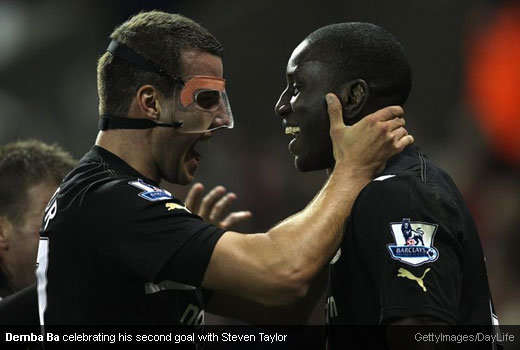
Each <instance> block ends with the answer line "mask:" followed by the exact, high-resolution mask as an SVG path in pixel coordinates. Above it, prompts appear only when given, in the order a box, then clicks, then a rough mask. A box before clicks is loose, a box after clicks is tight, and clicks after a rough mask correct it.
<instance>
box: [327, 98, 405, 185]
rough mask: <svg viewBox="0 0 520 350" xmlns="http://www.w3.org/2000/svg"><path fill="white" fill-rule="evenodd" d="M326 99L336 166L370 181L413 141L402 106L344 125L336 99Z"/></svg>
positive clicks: (383, 110) (388, 108)
mask: <svg viewBox="0 0 520 350" xmlns="http://www.w3.org/2000/svg"><path fill="white" fill-rule="evenodd" d="M326 98H327V105H328V113H329V117H330V137H331V139H332V145H333V149H334V159H335V160H336V166H338V165H340V164H341V165H343V164H344V165H346V166H348V167H349V168H351V169H358V170H359V171H361V173H362V174H366V175H368V176H369V177H371V178H372V177H374V176H375V175H377V174H378V173H380V172H381V171H382V170H383V169H384V166H385V163H386V161H387V160H388V159H389V158H390V157H392V156H394V155H396V154H397V153H399V152H401V151H402V150H403V149H404V148H405V147H407V146H409V145H411V144H412V143H413V142H414V139H413V136H412V135H408V132H407V131H406V129H405V128H404V125H405V121H404V119H403V118H402V116H403V114H404V112H403V109H402V108H401V107H399V106H390V107H386V108H383V109H380V110H378V111H376V112H374V113H372V114H369V115H367V116H366V117H364V118H363V119H361V120H360V121H359V122H357V123H356V124H354V125H352V126H346V125H345V123H344V122H343V113H342V107H341V103H340V101H339V99H338V98H337V97H336V95H334V94H332V93H329V94H327V96H326Z"/></svg>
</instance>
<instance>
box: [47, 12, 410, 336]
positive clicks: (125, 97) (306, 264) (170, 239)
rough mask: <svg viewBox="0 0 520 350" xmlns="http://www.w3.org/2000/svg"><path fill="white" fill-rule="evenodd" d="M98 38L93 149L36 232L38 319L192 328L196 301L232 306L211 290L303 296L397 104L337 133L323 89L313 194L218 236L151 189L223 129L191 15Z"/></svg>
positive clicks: (394, 136) (214, 46) (267, 299)
mask: <svg viewBox="0 0 520 350" xmlns="http://www.w3.org/2000/svg"><path fill="white" fill-rule="evenodd" d="M110 37H111V39H112V41H111V43H110V45H109V47H108V52H107V53H105V54H104V55H103V56H102V57H101V58H100V60H99V63H98V92H99V100H100V106H99V112H100V115H101V118H100V123H99V127H100V131H99V133H98V136H97V139H96V144H95V145H94V146H93V147H92V149H91V150H90V151H89V152H88V153H87V154H86V155H85V156H84V157H83V158H82V159H81V160H80V162H79V165H78V166H77V167H76V168H75V169H74V170H73V171H72V172H71V173H70V174H69V175H68V176H67V177H66V179H65V180H64V182H63V184H62V185H61V186H60V187H59V189H58V190H57V191H56V193H55V194H54V196H53V198H52V199H51V201H50V202H49V204H48V205H47V208H46V212H45V217H44V220H43V223H42V227H41V240H40V245H39V251H38V270H37V278H38V296H39V308H40V319H41V322H42V324H44V325H45V326H47V325H53V324H183V325H190V326H194V327H196V328H200V327H201V326H202V325H203V322H204V308H205V307H206V304H207V302H208V300H209V301H210V304H209V305H208V310H210V311H211V309H212V307H211V304H213V307H214V308H215V309H220V310H226V309H229V308H233V307H234V304H233V303H232V302H230V303H228V304H226V303H225V302H224V301H223V300H224V299H220V298H219V296H220V295H228V296H229V295H231V296H233V297H237V298H244V299H248V300H253V301H255V302H258V303H261V304H264V305H281V304H286V303H290V302H293V301H294V300H297V299H299V298H301V297H303V296H305V295H306V293H307V291H308V287H309V284H310V283H311V281H312V280H313V279H314V277H315V276H316V275H317V273H318V272H319V271H320V270H322V269H323V267H324V265H325V264H326V263H327V262H328V261H329V260H330V258H331V256H332V254H333V253H334V252H335V251H336V250H337V248H338V246H339V243H340V241H341V237H342V231H341V227H342V225H343V222H344V220H345V219H346V217H347V215H348V212H349V211H350V207H351V205H352V203H353V201H354V199H355V197H356V196H357V194H358V192H359V190H360V189H361V188H362V187H364V186H365V185H366V184H367V183H368V182H369V181H370V180H371V179H372V178H373V175H374V174H375V173H377V172H378V171H380V170H381V169H382V166H383V164H384V163H385V161H386V160H387V159H388V158H389V157H390V156H392V155H395V154H396V153H398V152H399V151H400V150H402V149H403V148H404V147H405V146H407V145H409V144H410V143H411V142H413V138H412V137H411V136H410V135H407V132H406V130H405V129H404V128H403V125H404V121H403V120H402V118H400V117H401V116H402V113H403V112H402V109H401V108H400V107H397V106H394V107H389V108H385V109H382V110H381V111H378V112H376V113H374V114H372V115H371V116H368V117H366V118H365V119H364V120H363V121H361V122H360V123H357V124H356V125H354V126H352V127H349V128H347V127H346V126H345V125H344V123H343V121H342V118H341V109H340V106H339V103H338V101H337V99H335V98H334V96H333V95H331V96H330V98H331V99H330V102H329V114H330V118H331V122H330V125H331V127H330V135H331V138H332V144H333V145H334V146H333V148H332V149H333V150H334V157H335V160H336V166H335V169H334V171H333V172H332V174H331V176H330V178H329V180H328V181H327V183H326V184H325V185H324V187H323V189H322V190H321V191H320V192H319V193H318V194H317V196H316V197H315V198H314V199H313V201H312V202H311V203H310V204H309V205H308V206H307V207H306V208H305V209H304V210H303V211H301V212H299V213H297V214H295V215H293V216H291V217H290V218H288V219H286V220H284V221H283V222H281V223H280V224H278V225H276V226H274V227H273V228H272V229H270V230H269V231H268V232H266V233H258V234H247V235H245V234H241V233H238V232H233V231H226V230H224V229H220V228H218V227H215V226H213V225H211V224H208V223H206V222H204V221H202V220H201V218H200V217H199V216H197V215H194V214H192V213H191V212H190V211H189V209H188V208H187V207H186V206H185V205H184V203H183V202H182V201H180V200H179V199H177V198H175V196H174V195H173V194H171V193H169V192H168V191H166V190H164V189H161V188H160V185H159V182H160V181H161V180H167V181H170V182H173V183H177V184H188V183H190V182H191V181H192V179H193V176H194V173H195V171H196V169H197V167H198V165H199V163H200V162H201V159H202V157H201V155H200V154H199V153H198V152H197V151H196V150H195V147H196V144H197V142H199V141H201V140H206V139H209V138H211V137H213V136H214V134H215V130H216V129H219V128H231V127H232V126H233V116H232V114H231V109H230V105H229V101H228V99H227V96H226V90H225V80H224V79H223V67H222V48H221V46H220V43H219V42H218V41H217V40H216V39H215V38H214V37H213V36H212V35H211V34H210V33H209V32H208V31H207V30H205V29H204V28H202V27H201V26H200V25H198V24H196V23H194V22H193V21H191V20H189V19H187V18H185V17H182V16H179V15H173V14H168V13H163V12H158V11H151V12H144V13H140V14H138V15H136V16H134V17H132V18H130V19H129V20H128V21H127V22H125V23H123V24H122V25H121V26H119V27H118V28H116V29H115V30H114V32H113V33H112V34H111V36H110ZM332 149H331V151H332ZM208 291H213V292H214V293H213V294H211V293H209V292H208ZM210 295H211V298H209V297H210Z"/></svg>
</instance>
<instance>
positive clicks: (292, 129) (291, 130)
mask: <svg viewBox="0 0 520 350" xmlns="http://www.w3.org/2000/svg"><path fill="white" fill-rule="evenodd" d="M299 132H300V127H299V126H287V127H286V128H285V134H286V135H296V134H298V133H299Z"/></svg>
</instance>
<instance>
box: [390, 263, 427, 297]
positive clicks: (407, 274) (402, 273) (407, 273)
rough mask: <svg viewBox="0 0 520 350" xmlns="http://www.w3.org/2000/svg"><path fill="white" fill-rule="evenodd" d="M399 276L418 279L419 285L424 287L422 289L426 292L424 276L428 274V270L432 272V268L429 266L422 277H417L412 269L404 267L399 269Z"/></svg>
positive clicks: (413, 279)
mask: <svg viewBox="0 0 520 350" xmlns="http://www.w3.org/2000/svg"><path fill="white" fill-rule="evenodd" d="M397 272H398V273H397V277H406V278H408V279H409V280H412V281H416V282H417V284H418V285H419V287H421V288H422V290H423V291H424V292H426V287H425V286H424V281H423V279H424V276H426V274H427V273H428V272H430V268H429V267H428V268H427V269H426V270H424V273H423V275H422V276H421V277H415V276H414V275H413V274H412V273H411V272H410V271H408V270H407V269H403V268H402V267H401V268H400V269H399V270H398V271H397Z"/></svg>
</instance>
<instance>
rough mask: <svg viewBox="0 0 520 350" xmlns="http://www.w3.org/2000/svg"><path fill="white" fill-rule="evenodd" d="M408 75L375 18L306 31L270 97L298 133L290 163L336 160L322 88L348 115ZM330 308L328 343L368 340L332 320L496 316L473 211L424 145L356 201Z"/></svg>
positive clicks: (335, 265) (381, 102)
mask: <svg viewBox="0 0 520 350" xmlns="http://www.w3.org/2000/svg"><path fill="white" fill-rule="evenodd" d="M411 82H412V76H411V68H410V63H409V61H408V58H407V56H406V54H405V51H404V49H403V47H402V46H401V44H400V43H399V42H398V41H397V40H396V39H395V38H394V37H393V36H392V35H390V34H389V33H388V32H386V31H385V30H383V29H382V28H380V27H378V26H376V25H373V24H368V23H342V24H334V25H329V26H326V27H323V28H320V29H318V30H316V31H315V32H313V33H312V34H310V35H309V36H308V37H307V38H306V39H305V40H304V41H303V42H302V43H301V44H300V45H299V46H298V47H297V48H296V49H295V50H294V51H293V53H292V55H291V57H290V59H289V62H288V64H287V87H286V89H285V90H284V91H283V92H282V94H281V96H280V99H279V101H278V103H277V105H276V113H277V114H278V115H279V116H281V117H282V118H283V125H284V127H285V131H286V133H287V134H292V135H293V136H294V138H293V139H292V140H291V142H290V144H289V150H290V151H291V153H293V154H294V157H295V158H294V159H295V160H294V161H295V166H296V168H298V169H299V170H300V171H311V170H318V169H329V170H332V169H333V167H334V157H333V152H332V148H333V146H332V143H331V140H330V137H329V135H328V132H327V130H328V127H329V120H328V117H327V109H326V105H325V95H326V94H327V92H329V91H333V92H334V93H335V94H336V95H337V96H338V97H339V99H340V100H341V104H342V110H343V119H344V121H345V123H346V124H353V123H355V122H358V121H359V120H363V118H365V116H366V115H368V114H369V113H372V112H373V111H375V110H377V109H379V108H382V107H385V106H388V105H401V106H402V105H403V104H404V103H405V101H406V99H407V97H408V94H409V91H410V88H411ZM326 311H327V316H326V317H327V323H328V324H329V325H330V327H329V331H328V338H329V345H330V346H331V348H343V347H342V346H341V345H339V344H342V342H344V343H347V344H348V343H351V344H352V343H353V342H356V341H358V342H359V343H360V344H363V343H366V342H367V341H369V340H374V339H373V338H374V336H375V334H372V335H367V333H359V332H358V331H359V328H351V330H354V331H353V332H352V333H351V334H350V338H349V337H348V336H347V334H346V333H345V331H346V330H348V329H349V328H345V327H339V328H338V327H336V326H337V325H391V324H430V325H431V324H448V325H470V324H473V325H492V324H495V323H496V322H497V319H496V316H495V314H494V312H493V307H492V301H491V295H490V290H489V285H488V280H487V274H486V267H485V262H484V255H483V251H482V247H481V243H480V239H479V236H478V233H477V229H476V227H475V224H474V222H473V219H472V217H471V215H470V213H469V211H468V208H467V207H466V205H465V204H464V201H463V199H462V196H461V195H460V193H459V191H458V190H457V188H456V186H455V184H454V183H453V181H452V180H451V178H450V177H449V175H448V174H446V173H445V172H444V171H443V170H441V169H440V168H439V167H438V166H436V165H435V164H434V163H433V162H432V161H431V160H429V159H428V158H427V157H426V156H425V155H424V153H423V152H422V151H421V150H420V149H419V148H417V147H414V146H412V147H408V148H406V149H405V151H404V152H403V153H401V154H399V155H397V156H395V157H393V158H392V159H391V160H390V161H389V162H388V163H387V165H386V168H385V169H384V171H383V172H381V173H380V174H379V176H378V177H377V178H376V179H374V180H373V181H372V182H370V183H369V184H367V186H365V188H364V189H363V190H362V191H361V193H360V194H359V196H358V198H357V199H356V201H355V203H354V206H353V208H352V212H351V214H350V217H349V219H348V221H347V222H346V226H345V234H344V240H343V242H342V244H341V247H340V249H339V250H338V251H337V253H336V255H335V256H334V257H333V259H332V260H331V262H330V267H329V288H328V295H327V309H326ZM369 330H370V331H373V330H374V329H373V328H372V329H369ZM363 336H365V339H362V338H361V337H363ZM371 338H372V339H371ZM380 340H381V342H382V343H383V344H386V342H388V344H389V346H390V347H393V348H400V347H399V346H400V345H398V343H399V341H402V339H396V338H395V337H392V334H391V333H389V335H388V337H387V338H386V339H380ZM394 342H395V343H394ZM408 342H411V343H413V339H410V338H409V339H408ZM392 345H393V346H392ZM401 345H402V344H401ZM408 345H411V344H408ZM417 345H419V346H424V344H421V343H418V344H417ZM430 345H431V344H430ZM384 346H385V347H386V346H387V345H384ZM401 348H402V347H401Z"/></svg>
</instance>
